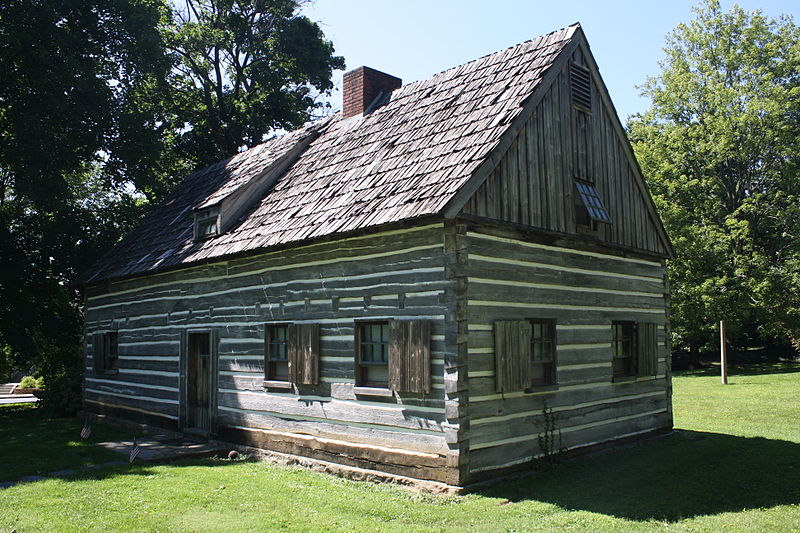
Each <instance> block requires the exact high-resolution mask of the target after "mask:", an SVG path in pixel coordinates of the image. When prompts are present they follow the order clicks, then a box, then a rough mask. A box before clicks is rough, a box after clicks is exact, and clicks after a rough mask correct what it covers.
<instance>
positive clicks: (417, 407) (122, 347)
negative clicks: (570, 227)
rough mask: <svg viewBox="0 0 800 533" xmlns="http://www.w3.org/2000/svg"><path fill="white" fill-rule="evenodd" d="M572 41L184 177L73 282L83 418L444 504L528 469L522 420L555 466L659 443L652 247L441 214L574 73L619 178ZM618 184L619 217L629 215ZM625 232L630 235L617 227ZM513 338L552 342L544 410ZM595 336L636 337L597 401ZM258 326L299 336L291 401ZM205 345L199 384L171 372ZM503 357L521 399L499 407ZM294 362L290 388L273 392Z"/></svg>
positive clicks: (496, 162)
mask: <svg viewBox="0 0 800 533" xmlns="http://www.w3.org/2000/svg"><path fill="white" fill-rule="evenodd" d="M584 39H585V38H584V36H583V32H582V30H581V29H580V27H579V26H577V25H575V26H571V27H569V28H565V29H563V30H559V31H558V32H554V33H552V34H549V35H547V36H543V37H540V38H537V39H535V40H532V41H529V42H527V43H523V44H522V45H518V46H515V47H512V48H509V49H507V50H504V51H501V52H498V53H496V54H491V55H488V56H485V57H483V58H480V59H478V60H475V61H473V62H470V63H467V64H465V65H462V66H460V67H455V68H453V69H449V70H447V71H444V72H443V73H440V74H437V75H435V76H434V77H432V78H431V79H429V80H421V81H418V82H414V83H412V84H409V85H406V86H403V87H401V88H400V89H397V90H395V91H394V92H393V93H391V94H390V95H387V97H386V98H385V101H383V100H382V101H381V103H382V104H383V105H381V106H380V107H377V108H375V109H373V110H367V111H366V112H365V113H364V114H363V116H359V117H352V118H349V119H346V120H344V121H343V120H341V119H339V118H338V117H332V118H329V119H326V120H325V121H324V122H322V123H318V124H314V125H310V126H307V127H305V128H303V129H301V130H298V131H295V132H291V133H288V134H286V136H284V137H281V138H277V139H272V140H269V141H267V142H266V143H264V144H263V145H259V146H258V147H254V148H253V149H251V150H250V151H247V152H244V153H243V154H238V155H236V156H234V157H232V158H231V159H229V160H226V161H224V162H221V163H218V164H216V165H212V166H211V167H208V168H207V169H203V170H200V171H198V172H196V173H194V174H192V175H191V176H190V177H189V178H188V179H187V181H185V182H184V183H182V184H181V185H180V186H179V188H178V189H176V193H175V194H174V195H172V196H170V197H169V199H168V200H166V201H165V204H163V205H162V206H159V207H156V209H155V210H154V211H153V213H151V214H150V215H149V218H148V219H146V220H145V221H144V222H143V223H142V225H141V226H140V227H137V229H135V230H134V231H133V232H132V233H131V234H129V235H128V237H126V239H125V240H124V241H123V243H121V244H120V246H119V247H117V248H116V249H115V250H112V252H110V254H109V255H108V256H107V257H106V258H104V259H103V260H102V261H101V263H100V264H98V265H97V266H96V267H95V268H94V269H93V271H92V272H90V274H89V275H87V277H86V278H85V280H84V282H85V285H86V289H87V291H86V298H85V303H86V314H85V338H86V340H87V342H86V365H85V366H86V368H87V375H86V378H85V382H84V383H85V384H84V399H85V409H86V410H87V411H91V412H93V413H96V414H99V415H106V416H110V417H115V418H119V419H127V420H131V421H135V422H137V423H146V424H150V425H153V426H159V427H168V428H171V429H174V430H185V429H187V426H196V427H195V429H197V430H200V431H201V432H207V433H208V434H209V435H211V436H213V437H215V438H220V439H225V440H229V441H231V442H236V443H239V444H246V445H250V446H257V447H261V448H265V449H268V450H271V451H272V452H274V453H277V454H288V455H293V456H302V457H306V458H309V459H308V460H314V461H317V462H319V463H324V464H330V463H339V464H340V465H343V466H342V468H350V469H352V471H359V472H377V471H381V472H384V474H382V475H387V476H395V477H398V478H399V477H402V478H404V479H411V478H418V479H427V480H432V481H434V482H438V483H445V484H448V485H459V486H464V485H467V484H473V483H479V482H481V480H483V479H486V478H491V477H496V476H497V475H501V474H504V473H506V472H507V471H510V470H509V469H511V470H515V471H519V469H522V468H525V467H527V466H530V465H531V464H532V461H533V460H534V459H535V458H536V457H538V456H540V455H541V451H542V450H539V449H538V448H537V446H538V444H537V442H538V438H537V436H538V434H539V433H540V432H541V428H542V420H543V418H542V408H543V402H544V401H545V400H546V401H547V402H548V405H550V406H552V407H553V408H554V412H556V413H558V420H559V422H558V423H559V426H558V427H559V429H561V430H563V431H562V433H563V438H564V440H565V441H564V447H565V448H568V449H570V450H572V449H581V448H585V447H587V446H595V445H599V444H604V443H607V442H609V441H614V440H615V439H620V438H626V437H628V436H632V435H644V434H648V433H652V432H658V431H662V430H664V429H665V428H668V427H671V423H672V418H671V387H670V386H669V379H670V376H669V369H668V367H669V355H668V353H667V351H666V350H667V347H668V342H669V341H668V333H669V327H668V323H667V320H668V313H667V310H666V307H665V306H666V302H667V297H668V296H667V294H666V292H667V290H668V289H667V286H666V278H665V265H664V259H665V257H666V256H668V255H669V254H670V253H671V248H670V246H669V242H668V241H662V243H663V249H664V250H666V253H665V254H662V253H659V252H658V250H662V247H660V245H659V243H657V242H656V240H657V239H656V238H655V237H654V235H655V233H654V231H655V230H648V233H647V235H646V238H643V239H642V241H641V242H639V241H635V240H630V241H629V240H624V239H623V240H620V241H619V243H618V242H616V241H614V242H611V240H610V239H606V240H604V239H603V238H600V237H598V236H594V237H592V236H591V235H589V236H587V235H585V234H579V233H571V232H570V231H552V230H549V229H545V228H540V227H535V226H534V225H532V224H531V225H526V224H522V223H518V222H514V221H509V220H501V219H493V218H487V217H483V216H478V215H476V214H474V213H467V212H465V210H464V207H465V206H466V205H468V203H469V202H470V200H471V199H472V198H473V197H474V196H475V195H476V194H478V191H479V190H481V187H482V185H483V184H484V183H486V182H487V181H488V180H489V179H490V177H491V176H493V175H494V174H493V172H495V171H497V169H498V168H499V167H500V165H502V164H503V161H504V160H505V158H506V157H507V154H509V153H511V152H512V151H514V150H516V144H518V139H519V138H520V135H521V132H525V131H526V125H527V124H529V123H530V121H531V120H532V119H533V118H532V117H536V116H537V111H536V110H537V109H539V108H541V106H542V105H543V104H542V103H543V102H546V101H547V98H546V96H547V95H548V93H549V92H550V91H551V89H552V87H553V86H554V85H556V83H557V81H558V83H560V80H561V79H562V78H561V76H562V74H563V72H564V71H565V69H566V68H567V66H568V65H569V64H570V63H569V62H570V61H571V59H572V58H573V57H574V55H575V54H579V53H583V54H584V56H585V57H586V58H588V59H586V62H588V64H589V71H590V72H591V75H592V76H593V78H592V79H594V80H595V81H594V83H593V84H592V85H593V87H594V88H595V89H594V90H595V91H597V92H598V93H599V94H600V95H601V97H602V100H603V108H604V109H606V110H609V111H608V112H607V114H608V115H612V114H613V115H614V117H613V119H612V118H609V119H610V120H612V123H613V131H614V134H613V135H614V136H615V137H618V139H616V138H615V142H617V141H618V144H619V145H620V147H621V148H620V150H622V151H625V150H627V151H625V155H624V156H623V155H618V156H615V157H616V158H617V159H619V160H622V159H625V160H626V161H627V160H628V159H629V158H632V157H633V154H632V152H631V151H630V146H629V144H628V143H627V140H626V139H625V136H624V131H622V130H621V126H620V124H619V120H618V118H616V115H615V112H614V111H613V107H610V106H609V105H608V103H607V100H608V98H607V94H605V86H604V85H602V83H601V82H602V80H600V78H599V73H598V72H597V70H596V65H594V62H593V59H591V55H590V54H589V52H588V46H587V45H586V43H585V40H584ZM592 98H595V97H594V96H592ZM594 104H597V100H594V103H593V105H594ZM598 107H599V106H598ZM558 116H559V117H561V115H558ZM598 116H599V115H598ZM508 117H513V118H512V119H511V120H510V121H509V120H508ZM598 120H600V119H598ZM560 127H561V128H562V129H565V128H571V127H573V121H572V120H570V121H567V122H565V123H564V124H563V125H561V126H560ZM387 131H388V132H387ZM603 131H604V132H606V131H609V130H608V128H606V127H604V129H603ZM604 135H605V136H606V137H611V135H612V134H611V133H604ZM542 142H544V138H543V140H542ZM398 147H399V148H398ZM559 157H561V156H559ZM563 157H565V158H567V157H569V156H568V154H564V155H563ZM515 161H516V163H515V164H519V165H522V164H524V163H523V159H522V158H521V157H520V158H519V159H515ZM581 161H582V160H581ZM586 161H588V162H589V163H588V164H597V163H596V161H595V159H590V158H586ZM634 162H635V161H634ZM527 164H529V163H527ZM584 166H585V165H584ZM564 168H567V167H566V163H565V165H564ZM626 168H627V167H626ZM630 168H631V169H632V170H631V173H632V174H631V176H632V178H629V177H627V176H628V174H626V177H625V180H628V179H633V181H634V183H630V184H629V185H626V186H628V187H629V189H630V190H629V197H632V195H636V194H639V195H641V197H642V200H643V202H644V203H645V204H646V205H647V206H648V209H650V208H652V202H651V201H650V198H649V196H648V195H647V189H646V186H645V185H644V182H643V181H642V180H641V175H640V172H639V170H638V167H634V166H632V165H631V166H630ZM531 176H533V174H531ZM526 179H530V180H533V179H534V178H533V177H527V175H526ZM559 179H560V178H559ZM569 179H570V180H571V179H572V177H569ZM620 179H622V178H620ZM569 183H570V184H572V181H570V182H569ZM195 185H196V186H195ZM618 188H619V187H618ZM634 189H635V190H636V192H634ZM519 190H520V191H522V189H519ZM382 195H383V196H382ZM250 196H253V201H252V203H249V204H248V203H247V202H244V201H243V198H244V197H250ZM637 201H638V200H637ZM182 202H183V203H182ZM226 202H227V204H228V206H227V207H225V204H226ZM521 202H522V200H521ZM184 204H186V205H184ZM531 205H532V204H531ZM554 205H555V204H554ZM209 208H219V209H220V212H221V213H222V212H224V215H225V216H221V218H220V219H218V220H219V221H221V226H222V227H221V231H222V233H221V234H220V235H217V236H211V237H208V238H204V239H202V240H198V241H187V240H186V238H187V235H188V233H187V232H189V229H188V226H187V227H186V228H184V227H183V226H184V225H185V224H187V223H188V222H189V220H190V219H191V218H192V213H193V212H198V211H203V210H206V209H209ZM316 208H319V211H314V209H316ZM187 213H188V214H187ZM636 213H637V218H636V220H640V221H643V220H644V217H645V215H644V214H643V213H644V211H643V209H642V208H641V207H638V204H637V211H636ZM648 216H651V217H652V216H655V215H654V211H653V212H652V213H650V214H649V215H648ZM223 219H224V220H223ZM234 220H235V221H234ZM654 222H657V217H656V219H655V220H654ZM159 232H163V233H159ZM620 243H622V244H620ZM642 243H644V244H642ZM651 243H652V244H651ZM623 244H625V245H623ZM627 244H630V246H627ZM128 247H132V248H130V250H131V253H130V254H129V256H124V255H122V254H123V253H124V252H125V251H126V250H128ZM167 248H169V250H167ZM168 252H169V253H168ZM115 254H117V255H115ZM162 258H165V259H164V260H163V261H162ZM375 321H388V323H389V324H390V328H389V331H390V336H389V338H388V340H387V339H384V338H383V337H384V336H383V335H379V342H372V341H373V340H374V339H371V338H370V342H368V343H367V344H370V343H372V344H371V345H370V347H369V350H370V352H369V353H370V354H371V355H370V357H369V358H367V359H365V360H358V361H357V360H356V357H357V354H358V349H357V344H358V331H359V327H360V326H359V324H363V323H365V322H375ZM513 321H517V322H518V323H521V322H522V321H535V322H536V323H547V324H550V325H552V332H553V333H552V341H548V342H551V344H552V345H553V346H555V348H554V350H553V353H552V356H551V357H550V358H549V359H548V362H547V364H548V365H551V367H552V368H550V367H548V368H550V370H551V371H550V374H551V377H550V378H549V379H548V383H547V384H546V387H542V386H541V384H539V382H538V381H537V379H538V378H537V377H536V376H535V374H536V372H538V371H540V370H541V368H540V367H539V366H535V367H532V368H528V367H527V364H526V362H527V361H528V358H529V357H530V358H531V360H532V361H533V360H535V357H536V356H535V348H534V347H533V346H532V343H530V342H528V341H527V340H526V339H527V337H524V335H522V336H519V335H516V333H514V332H515V331H516V330H514V331H511V330H509V331H508V332H506V335H505V337H503V338H504V339H506V340H504V341H502V342H498V341H497V339H498V336H497V335H496V327H497V326H496V324H502V323H511V322H513ZM613 321H626V322H632V323H636V322H638V323H641V324H647V328H648V329H647V331H648V335H647V336H646V339H647V342H648V343H649V344H648V346H649V348H648V349H649V351H648V355H649V356H650V359H649V361H650V364H651V367H648V375H647V376H630V379H626V380H625V381H624V382H615V381H614V379H613V376H612V372H613V365H612V362H613V359H612V354H611V346H612V340H611V339H612V333H611V324H612V323H613ZM274 324H293V325H303V328H307V329H308V331H309V336H308V339H307V341H308V342H305V344H304V345H308V347H309V350H310V351H309V352H308V354H309V357H307V358H305V359H303V358H299V355H298V354H293V355H292V356H291V357H290V360H291V361H292V363H290V364H289V368H290V376H293V379H292V378H291V377H290V379H289V380H287V381H286V382H285V383H284V382H281V383H279V385H280V386H275V382H274V379H271V378H270V376H269V375H268V373H269V371H268V368H267V366H266V358H265V354H264V352H265V350H266V347H265V332H266V331H267V328H269V327H271V326H270V325H274ZM290 329H291V328H290ZM517 329H519V330H520V331H522V330H523V329H524V330H526V331H527V329H526V328H521V329H520V328H517ZM100 332H113V333H114V334H115V335H117V336H118V341H119V342H118V347H119V357H118V364H119V373H118V374H108V375H106V374H103V375H95V374H94V373H93V372H92V370H93V365H92V362H93V357H94V353H93V352H94V348H93V346H92V343H91V342H88V341H89V340H90V339H91V338H92V335H94V334H96V333H100ZM192 335H193V336H192ZM198 335H200V337H198ZM206 335H207V338H208V340H209V342H210V344H211V346H210V347H209V348H208V354H207V355H208V361H209V363H208V364H209V365H210V367H211V372H212V375H211V380H210V381H209V382H208V383H207V382H206V381H203V380H198V381H194V380H195V379H196V378H194V377H192V376H194V375H196V374H197V372H198V371H197V370H195V371H191V369H192V368H198V367H197V365H198V364H199V363H198V362H197V361H198V360H199V358H200V356H201V355H202V356H203V357H205V356H206V353H205V351H204V350H206V348H205V344H204V343H205V340H204V339H206V337H205V336H206ZM190 336H192V337H191V339H193V340H192V343H194V344H192V346H194V348H193V350H194V352H193V353H195V352H196V353H195V355H193V356H192V355H191V354H190V353H189V352H190V351H191V350H190V349H189V345H190V344H191V343H190V342H189V339H190ZM201 337H202V338H201ZM383 344H386V345H387V351H388V352H390V353H389V354H387V355H388V357H389V359H390V360H391V363H390V364H388V367H387V372H388V375H387V376H385V377H386V380H385V381H386V387H385V388H384V387H382V386H380V385H381V384H382V383H383V381H384V380H383V379H382V378H381V376H382V374H381V372H382V371H383V370H382V369H381V368H382V367H381V365H382V360H381V359H380V356H379V355H378V356H376V355H375V354H376V353H377V354H380V353H381V350H382V348H381V346H383ZM201 345H202V346H203V347H202V348H198V346H201ZM650 345H652V346H650ZM508 347H512V348H513V350H514V351H515V355H514V357H515V360H514V365H516V367H518V368H519V372H518V373H519V376H517V377H519V378H520V379H517V380H516V382H515V383H514V387H502V386H501V387H500V390H504V389H505V391H504V392H501V393H499V394H498V393H497V392H496V391H497V390H498V382H497V380H498V379H499V374H498V371H497V367H496V361H497V360H501V361H502V360H503V359H502V356H505V355H507V354H504V353H498V352H502V351H504V350H506V349H511V348H508ZM198 350H201V351H203V353H202V354H200V352H199V351H198ZM375 350H378V351H377V352H376V351H375ZM528 351H530V354H529V353H528ZM312 356H313V357H312ZM406 358H407V359H406ZM300 359H303V360H304V362H305V363H308V364H307V365H306V366H308V368H307V372H306V371H305V370H304V372H303V373H302V376H301V375H299V374H297V372H294V373H292V372H291V368H292V364H295V365H296V364H297V362H298V361H299V360H300ZM506 360H507V359H506ZM190 363H191V364H190ZM372 363H374V364H376V365H378V366H377V367H376V370H374V371H373V370H369V372H366V373H367V374H369V375H370V376H371V377H370V379H369V382H370V384H371V385H373V386H370V387H362V386H359V385H358V380H357V379H356V378H357V377H358V376H356V372H357V371H358V370H357V369H358V368H359V367H360V366H359V365H362V364H363V365H369V364H372ZM536 364H538V363H534V365H536ZM192 365H194V366H192ZM509 368H510V367H509ZM192 372H194V374H193V373H192ZM651 374H652V375H651ZM203 375H205V374H203ZM524 376H528V378H525V377H524ZM272 377H273V378H274V377H275V376H272ZM500 377H502V376H500ZM625 377H626V378H628V377H629V376H625ZM529 380H530V381H532V382H533V383H532V385H531V386H530V387H528V386H527V382H528V381H529ZM193 384H195V385H196V386H197V387H199V389H200V392H195V393H190V387H191V386H192V385H193ZM375 384H378V385H379V386H377V387H376V386H374V385H375ZM537 384H538V385H537ZM512 388H513V389H514V390H511V389H512ZM517 389H520V390H517ZM206 392H207V393H208V400H205V398H206ZM192 394H194V396H191V395H192ZM190 396H191V397H192V398H194V400H192V401H191V402H190V401H189V399H190V398H189V397H190ZM188 429H191V428H188Z"/></svg>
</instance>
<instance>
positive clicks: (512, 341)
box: [494, 320, 531, 392]
mask: <svg viewBox="0 0 800 533" xmlns="http://www.w3.org/2000/svg"><path fill="white" fill-rule="evenodd" d="M530 357H531V323H530V322H528V321H527V320H514V321H498V322H495V323H494V372H495V387H496V389H497V392H510V391H516V390H523V389H525V388H527V387H530V385H531V377H530V369H531V365H530Z"/></svg>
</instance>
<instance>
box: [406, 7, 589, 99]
mask: <svg viewBox="0 0 800 533" xmlns="http://www.w3.org/2000/svg"><path fill="white" fill-rule="evenodd" d="M580 28H581V23H580V22H574V23H572V24H570V25H569V26H565V27H563V28H560V29H557V30H554V31H551V32H549V33H545V34H543V35H538V36H536V37H533V38H532V39H528V40H527V41H523V42H521V43H517V44H514V45H511V46H508V47H506V48H503V49H501V50H496V51H494V52H490V53H488V54H485V55H482V56H480V57H476V58H475V59H471V60H469V61H466V62H464V63H461V64H460V65H455V66H453V67H449V68H446V69H444V70H441V71H439V72H436V73H434V74H431V75H430V76H428V77H427V78H423V79H420V80H415V81H412V82H409V83H406V84H404V85H402V86H401V87H400V88H399V89H395V91H398V90H403V89H405V88H407V87H411V86H413V85H416V84H421V83H423V82H428V81H431V80H432V79H433V78H436V77H437V76H441V75H443V74H446V73H448V72H450V71H454V70H458V69H461V68H464V67H466V66H467V65H471V64H473V63H477V62H479V61H483V60H485V59H486V58H488V57H492V56H496V55H499V54H502V53H507V52H508V51H509V50H514V49H517V48H520V47H523V46H526V45H528V44H530V43H533V42H534V41H541V42H546V40H547V38H548V37H552V36H554V35H556V34H558V33H561V32H565V35H564V36H563V37H562V38H560V39H557V40H553V41H551V42H547V44H545V45H544V46H552V45H553V44H554V43H556V42H559V41H566V40H569V39H572V37H573V36H574V35H575V31H576V30H578V29H580Z"/></svg>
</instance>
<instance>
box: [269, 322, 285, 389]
mask: <svg viewBox="0 0 800 533" xmlns="http://www.w3.org/2000/svg"><path fill="white" fill-rule="evenodd" d="M291 326H292V324H291V323H290V322H276V323H270V324H265V325H264V382H265V383H267V382H278V383H287V384H291V378H292V376H291V371H290V369H289V358H290V356H289V350H290V345H291V342H292V338H291V329H292V328H291ZM278 328H281V329H283V328H285V329H286V336H285V339H284V340H283V341H282V342H280V343H275V342H273V339H274V334H273V332H274V331H275V330H277V329H278ZM273 345H282V346H284V347H285V348H284V350H285V352H286V358H285V359H281V360H278V359H275V360H273V359H272V354H271V350H270V348H271V346H273ZM278 363H285V364H286V376H285V377H279V376H278V372H277V364H278Z"/></svg>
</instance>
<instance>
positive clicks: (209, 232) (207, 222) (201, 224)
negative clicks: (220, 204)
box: [194, 207, 220, 241]
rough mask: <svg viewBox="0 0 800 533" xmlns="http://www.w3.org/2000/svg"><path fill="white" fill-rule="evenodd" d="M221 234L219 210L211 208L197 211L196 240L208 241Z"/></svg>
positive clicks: (195, 214) (195, 217) (195, 223)
mask: <svg viewBox="0 0 800 533" xmlns="http://www.w3.org/2000/svg"><path fill="white" fill-rule="evenodd" d="M219 233H220V231H219V208H216V207H209V208H206V209H201V210H199V211H195V213H194V240H196V241H199V240H202V239H207V238H209V237H213V236H214V235H218V234H219Z"/></svg>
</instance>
